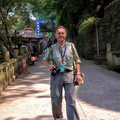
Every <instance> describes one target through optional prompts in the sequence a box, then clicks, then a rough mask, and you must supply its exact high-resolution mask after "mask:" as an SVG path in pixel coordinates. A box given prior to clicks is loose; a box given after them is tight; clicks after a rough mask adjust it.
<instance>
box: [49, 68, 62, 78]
mask: <svg viewBox="0 0 120 120" xmlns="http://www.w3.org/2000/svg"><path fill="white" fill-rule="evenodd" d="M59 72H60V69H59V68H58V67H56V68H54V69H53V70H52V72H51V75H52V76H55V75H57V74H58V73H59Z"/></svg>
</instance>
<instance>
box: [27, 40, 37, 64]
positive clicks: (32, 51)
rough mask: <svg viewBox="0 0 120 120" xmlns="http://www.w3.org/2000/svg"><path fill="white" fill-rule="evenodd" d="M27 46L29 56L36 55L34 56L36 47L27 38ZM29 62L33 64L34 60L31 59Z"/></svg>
mask: <svg viewBox="0 0 120 120" xmlns="http://www.w3.org/2000/svg"><path fill="white" fill-rule="evenodd" d="M27 46H28V50H29V51H30V53H31V57H36V56H37V52H38V49H37V48H36V47H35V46H34V45H33V44H32V41H31V40H29V43H28V44H27ZM31 62H32V64H33V65H34V62H35V61H32V60H31Z"/></svg>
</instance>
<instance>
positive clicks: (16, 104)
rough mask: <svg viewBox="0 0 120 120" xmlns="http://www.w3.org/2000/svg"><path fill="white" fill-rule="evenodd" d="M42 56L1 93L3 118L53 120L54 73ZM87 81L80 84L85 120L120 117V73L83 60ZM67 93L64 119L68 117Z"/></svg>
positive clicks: (78, 91) (79, 103)
mask: <svg viewBox="0 0 120 120" xmlns="http://www.w3.org/2000/svg"><path fill="white" fill-rule="evenodd" d="M41 59H42V56H40V59H39V61H37V62H36V64H35V65H34V66H29V67H28V70H29V71H30V72H31V74H30V75H28V76H23V75H20V76H19V77H18V78H17V79H16V80H15V81H14V82H13V83H12V84H11V85H10V86H8V87H7V89H6V90H5V91H4V92H2V95H1V96H0V120H53V117H52V113H51V100H50V95H49V94H50V91H49V87H50V85H49V82H50V79H49V75H50V72H49V71H48V70H47V69H46V67H45V66H44V65H43V63H42V61H41ZM81 70H82V72H84V73H85V75H86V76H85V84H84V85H82V86H77V87H76V95H77V109H78V111H79V114H80V117H81V120H120V74H118V73H115V72H113V71H108V70H106V69H105V68H101V67H99V66H97V65H95V64H94V63H93V61H89V60H84V59H83V60H82V64H81ZM65 109H66V108H65V100H64V96H63V113H64V120H67V117H66V112H65Z"/></svg>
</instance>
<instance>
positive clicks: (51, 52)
mask: <svg viewBox="0 0 120 120" xmlns="http://www.w3.org/2000/svg"><path fill="white" fill-rule="evenodd" d="M50 55H51V57H52V61H53V64H54V65H57V64H56V63H55V61H54V60H53V49H52V48H51V47H50Z"/></svg>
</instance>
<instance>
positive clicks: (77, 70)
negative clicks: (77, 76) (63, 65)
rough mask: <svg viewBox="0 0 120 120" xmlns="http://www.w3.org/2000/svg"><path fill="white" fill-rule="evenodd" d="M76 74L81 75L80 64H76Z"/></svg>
mask: <svg viewBox="0 0 120 120" xmlns="http://www.w3.org/2000/svg"><path fill="white" fill-rule="evenodd" d="M76 73H80V64H76Z"/></svg>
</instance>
